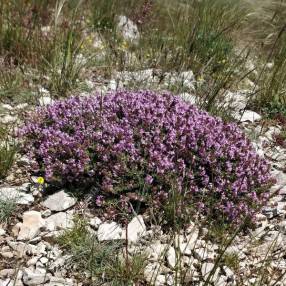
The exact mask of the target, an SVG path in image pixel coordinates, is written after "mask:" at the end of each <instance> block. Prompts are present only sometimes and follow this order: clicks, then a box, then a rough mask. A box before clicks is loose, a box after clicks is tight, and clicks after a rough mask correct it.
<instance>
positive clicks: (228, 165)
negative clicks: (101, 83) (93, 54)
mask: <svg viewBox="0 0 286 286" xmlns="http://www.w3.org/2000/svg"><path fill="white" fill-rule="evenodd" d="M21 135H22V136H23V139H24V140H25V148H26V150H27V151H28V152H29V153H30V155H32V156H33V157H34V158H35V160H36V161H37V162H38V164H39V168H40V170H41V171H42V172H43V174H44V176H45V178H46V179H47V181H49V182H53V183H58V184H61V185H66V184H71V185H73V186H76V185H78V186H79V185H81V186H86V187H89V186H91V185H93V186H96V187H97V188H98V189H99V192H98V195H99V196H98V199H97V201H98V205H102V204H103V205H104V203H105V201H106V199H107V198H108V197H112V196H114V197H117V198H118V199H119V200H120V201H121V203H122V204H123V205H124V204H126V206H128V205H129V202H130V201H132V199H134V198H133V197H134V196H132V194H135V197H136V196H138V197H137V198H135V200H137V201H138V200H139V201H142V202H144V203H145V204H147V205H148V204H149V205H150V204H152V205H154V202H155V203H156V204H157V207H158V209H160V208H162V207H163V206H165V205H166V203H167V202H168V200H169V199H170V197H171V195H172V192H177V193H179V194H181V195H182V196H183V197H184V200H182V205H181V206H180V208H177V209H176V211H177V212H181V213H185V214H186V215H187V214H188V211H187V209H188V207H189V206H191V205H193V204H195V205H196V206H197V207H199V209H200V210H201V211H203V212H209V211H210V210H211V211H214V212H215V214H217V215H219V216H223V217H224V218H225V219H227V220H230V221H233V220H239V219H241V218H243V217H244V216H252V215H253V208H254V206H256V205H260V204H261V203H262V202H263V201H264V199H265V198H266V197H267V195H266V194H265V193H264V191H263V190H264V188H265V187H267V186H268V184H269V183H270V175H269V166H268V165H267V164H266V162H265V161H264V160H262V159H261V158H259V156H258V155H257V154H256V153H255V151H254V150H253V149H252V147H251V144H250V142H249V140H248V139H246V137H245V135H244V134H243V133H242V132H241V131H240V130H239V129H238V128H237V127H236V126H235V125H234V124H226V123H224V122H223V121H222V120H220V119H218V118H215V117H212V116H210V115H209V114H207V113H206V112H204V111H200V110H198V109H197V108H196V107H194V106H192V105H190V104H188V103H186V102H184V101H183V100H181V99H179V98H177V97H175V96H173V95H171V94H166V93H163V94H156V93H154V92H149V91H142V92H136V93H132V92H116V93H110V94H108V95H106V96H104V97H101V96H99V95H95V96H91V97H88V98H81V97H71V98H69V99H67V100H64V101H58V102H56V103H55V104H53V105H51V106H49V107H47V108H42V109H39V110H38V111H37V112H35V113H34V114H32V115H31V116H30V117H29V118H28V120H27V123H26V125H25V126H24V127H23V128H22V129H21ZM171 190H172V191H171Z"/></svg>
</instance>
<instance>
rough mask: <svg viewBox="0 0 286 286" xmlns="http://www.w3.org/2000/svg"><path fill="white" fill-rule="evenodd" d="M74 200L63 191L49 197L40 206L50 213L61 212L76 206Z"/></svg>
mask: <svg viewBox="0 0 286 286" xmlns="http://www.w3.org/2000/svg"><path fill="white" fill-rule="evenodd" d="M76 201H77V200H76V198H73V197H71V196H70V195H69V194H67V193H66V192H65V191H64V190H62V191H59V192H57V193H55V194H53V195H51V196H49V197H48V198H47V199H46V200H45V201H44V202H43V203H42V205H43V206H44V207H46V208H48V209H50V210H51V211H55V212H61V211H65V210H67V209H69V208H70V207H72V206H74V205H75V204H76Z"/></svg>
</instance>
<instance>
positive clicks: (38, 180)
mask: <svg viewBox="0 0 286 286" xmlns="http://www.w3.org/2000/svg"><path fill="white" fill-rule="evenodd" d="M44 182H45V179H44V178H43V177H38V179H37V183H38V184H40V185H43V184H44Z"/></svg>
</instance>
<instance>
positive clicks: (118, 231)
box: [97, 222, 122, 241]
mask: <svg viewBox="0 0 286 286" xmlns="http://www.w3.org/2000/svg"><path fill="white" fill-rule="evenodd" d="M121 237H122V228H121V226H120V225H118V224H117V223H116V222H109V223H108V222H105V223H102V224H101V225H100V226H99V228H98V232H97V238H98V240H99V241H108V240H118V239H121Z"/></svg>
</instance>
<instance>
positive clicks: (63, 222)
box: [45, 212, 74, 231]
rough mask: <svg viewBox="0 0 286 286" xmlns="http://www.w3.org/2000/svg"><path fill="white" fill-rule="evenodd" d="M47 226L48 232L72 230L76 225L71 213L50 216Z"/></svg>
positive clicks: (46, 222)
mask: <svg viewBox="0 0 286 286" xmlns="http://www.w3.org/2000/svg"><path fill="white" fill-rule="evenodd" d="M45 224H46V229H47V230H48V231H55V230H61V229H67V228H72V227H73V225H74V223H73V216H72V214H71V213H65V212H59V213H56V214H53V215H51V216H49V217H48V218H47V219H46V221H45Z"/></svg>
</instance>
